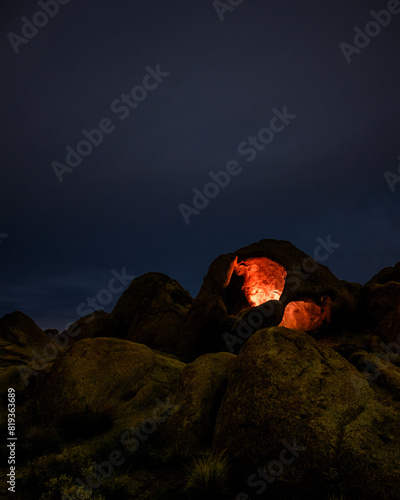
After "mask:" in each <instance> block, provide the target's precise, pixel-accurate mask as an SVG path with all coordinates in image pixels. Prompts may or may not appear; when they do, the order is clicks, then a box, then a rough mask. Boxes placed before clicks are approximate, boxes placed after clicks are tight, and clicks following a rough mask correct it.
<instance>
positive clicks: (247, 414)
mask: <svg viewBox="0 0 400 500" xmlns="http://www.w3.org/2000/svg"><path fill="white" fill-rule="evenodd" d="M379 412H386V414H390V417H391V419H392V420H391V424H390V426H389V427H390V434H388V430H387V429H380V428H379V426H376V427H374V425H373V423H372V422H373V419H372V417H371V415H377V414H379ZM363 419H366V420H367V421H368V422H371V425H370V427H369V430H368V431H367V433H368V434H371V436H370V437H371V442H373V441H376V436H377V435H379V434H380V433H382V432H383V434H384V437H383V438H382V439H383V440H384V439H390V436H392V440H393V442H394V443H397V445H399V444H400V416H399V415H397V417H396V416H395V412H393V411H392V410H391V409H390V408H386V407H383V406H382V405H381V404H380V403H378V401H377V400H376V398H375V394H374V391H373V390H372V389H371V388H370V387H369V385H368V382H367V380H366V379H365V378H364V377H363V375H361V374H360V373H359V372H358V371H357V370H356V369H355V367H354V366H352V365H351V364H350V363H349V362H348V361H346V360H345V359H344V358H343V357H341V356H340V355H339V354H338V353H336V352H335V351H333V350H331V349H329V348H327V347H325V346H323V345H321V344H319V343H318V341H316V340H315V339H313V338H312V337H310V336H309V335H307V334H305V333H304V332H301V331H293V330H288V329H286V328H269V329H266V330H262V331H259V332H257V333H256V334H254V335H253V336H252V337H251V338H250V339H249V340H248V342H247V343H246V345H245V346H244V347H243V348H242V350H241V351H240V353H239V355H238V357H237V360H236V363H235V365H234V368H233V370H232V373H231V376H230V378H229V383H228V389H227V391H226V394H225V397H224V400H223V403H222V404H221V407H220V411H219V414H218V418H217V423H216V431H215V438H214V447H215V449H216V450H224V449H227V450H228V453H229V455H230V456H231V457H232V458H233V459H234V460H235V461H236V463H238V464H241V465H242V466H243V467H244V470H246V469H247V470H248V471H249V470H250V471H251V468H253V469H254V471H255V470H257V468H260V467H264V466H266V465H267V464H268V463H270V462H271V461H274V460H277V459H278V458H279V456H280V452H281V450H282V447H283V445H282V443H283V442H284V441H285V442H288V443H294V442H295V443H297V445H298V446H300V447H304V450H303V451H301V452H298V456H297V457H296V460H295V461H294V462H293V464H291V465H290V466H287V467H285V468H284V469H285V470H284V474H283V475H282V476H281V477H279V478H278V482H279V481H283V482H289V483H293V484H299V485H301V487H300V486H299V487H300V489H301V488H309V487H311V490H315V489H317V488H320V487H323V486H324V485H325V486H326V485H327V484H328V483H329V479H330V477H331V475H332V470H333V469H334V470H336V471H338V477H339V478H340V480H344V479H345V478H348V479H349V477H350V476H351V470H350V474H349V470H348V468H349V467H350V465H351V464H349V462H347V461H346V465H345V466H344V465H343V464H344V462H343V453H344V450H347V449H349V447H351V451H352V456H353V460H354V461H356V462H357V468H356V469H354V470H356V471H357V473H359V474H361V473H362V470H363V466H362V464H364V466H365V470H369V469H370V468H371V467H373V466H374V467H377V468H378V469H379V473H378V474H379V475H380V477H381V478H386V480H387V481H388V482H389V483H390V484H389V486H388V488H387V489H386V490H385V491H391V489H392V488H396V486H395V484H396V483H394V481H393V474H392V472H389V471H388V470H387V464H388V463H389V462H390V461H392V462H393V463H394V462H395V461H396V463H397V464H398V463H399V461H398V458H399V453H400V452H399V451H395V447H394V446H393V447H390V448H386V449H385V447H384V445H383V442H382V443H381V444H382V446H380V447H379V451H377V453H378V455H379V457H380V459H381V463H377V462H376V459H375V457H373V456H371V455H369V454H368V453H361V452H360V449H361V448H362V446H363V444H362V443H363V442H364V441H366V442H367V441H368V438H367V435H366V434H365V433H364V431H363V430H362V428H361V427H360V425H358V424H357V422H362V421H363ZM396 421H397V431H395V430H394V428H395V425H394V424H395V422H396ZM347 429H349V430H348V431H346V430H347ZM350 429H355V430H354V431H353V433H352V436H353V441H351V440H350V439H345V441H343V436H344V435H345V434H346V432H348V433H350ZM349 435H350V434H349ZM369 449H371V447H369ZM398 449H399V450H400V447H399V448H398ZM250 464H251V465H250ZM396 467H397V465H396ZM396 467H395V468H396ZM349 481H350V479H349ZM357 483H358V484H360V485H362V483H363V484H364V486H363V487H364V488H365V490H368V488H372V487H373V480H372V479H371V478H369V477H368V474H365V475H363V477H362V479H360V480H359V481H357Z"/></svg>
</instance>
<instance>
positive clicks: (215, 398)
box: [164, 352, 236, 453]
mask: <svg viewBox="0 0 400 500" xmlns="http://www.w3.org/2000/svg"><path fill="white" fill-rule="evenodd" d="M235 359H236V356H235V355H233V354H229V353H225V352H221V353H215V354H205V355H204V356H201V357H200V358H198V359H196V361H194V362H193V363H190V364H188V365H187V366H185V368H184V369H183V370H182V373H181V376H180V380H179V388H178V390H177V392H176V395H175V397H174V399H173V402H174V403H175V405H176V407H177V409H176V410H175V411H174V412H173V413H172V414H171V416H170V418H169V419H168V422H167V423H166V426H165V432H164V435H165V437H166V439H167V440H168V441H169V442H170V443H171V444H172V446H173V448H175V449H176V448H177V449H179V450H180V451H181V452H183V453H190V452H191V453H194V452H195V451H196V450H204V449H206V448H208V447H209V446H210V445H211V444H212V439H213V434H214V426H215V421H216V418H217V412H218V409H219V406H220V404H221V401H222V397H223V395H224V392H225V389H226V386H227V381H228V376H229V374H230V372H231V370H232V368H233V365H234V362H235Z"/></svg>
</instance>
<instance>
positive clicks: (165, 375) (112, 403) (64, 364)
mask: <svg viewBox="0 0 400 500" xmlns="http://www.w3.org/2000/svg"><path fill="white" fill-rule="evenodd" d="M184 366H185V365H184V364H183V363H180V362H179V361H177V360H175V359H172V358H167V357H164V356H161V355H159V354H156V353H154V352H153V351H152V350H151V349H150V348H148V347H146V346H144V345H142V344H136V343H134V342H130V341H127V340H122V339H112V338H96V339H84V340H81V341H79V342H77V343H76V344H74V345H73V346H72V347H71V348H70V349H68V350H67V351H66V352H65V354H64V356H63V357H62V358H60V359H59V360H58V361H57V362H56V363H55V365H54V366H53V368H52V370H51V372H50V375H49V378H48V380H47V381H46V383H45V385H44V386H43V387H42V391H41V396H40V399H39V403H40V411H41V413H42V414H43V415H44V418H51V419H52V420H53V421H54V422H55V424H56V425H57V426H58V427H59V428H60V429H62V430H64V432H66V431H68V433H69V434H72V435H74V433H75V434H79V433H82V427H83V428H84V431H85V430H87V429H90V427H91V426H93V427H97V428H98V431H99V432H100V431H102V430H104V429H105V428H107V427H108V426H111V425H114V424H115V425H116V426H117V427H123V426H125V427H126V428H127V429H129V428H130V427H129V426H133V427H134V426H135V425H139V426H140V424H141V422H142V421H143V420H144V419H145V418H148V417H149V415H150V414H151V412H153V411H154V410H155V409H156V408H157V402H156V399H161V400H162V399H163V398H166V397H167V396H169V395H170V394H172V393H173V392H174V389H175V388H176V386H177V382H178V380H179V375H180V372H181V370H182V369H183V367H184ZM103 427H104V428H103ZM66 433H67V432H66Z"/></svg>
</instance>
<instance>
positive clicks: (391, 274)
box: [367, 262, 400, 285]
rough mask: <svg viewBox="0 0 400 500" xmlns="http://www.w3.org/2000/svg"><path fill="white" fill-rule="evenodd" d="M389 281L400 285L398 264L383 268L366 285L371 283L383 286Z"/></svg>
mask: <svg viewBox="0 0 400 500" xmlns="http://www.w3.org/2000/svg"><path fill="white" fill-rule="evenodd" d="M389 281H397V282H398V283H400V262H398V263H397V264H395V265H394V266H393V267H385V268H384V269H382V270H381V271H379V272H378V273H377V274H375V276H373V277H372V278H371V279H370V280H369V281H368V283H367V285H370V284H372V283H377V284H379V285H384V284H386V283H389Z"/></svg>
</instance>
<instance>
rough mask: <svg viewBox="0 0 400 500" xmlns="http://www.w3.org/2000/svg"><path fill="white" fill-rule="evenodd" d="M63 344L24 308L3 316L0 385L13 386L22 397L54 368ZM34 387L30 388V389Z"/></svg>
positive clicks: (4, 390)
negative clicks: (54, 338) (48, 334)
mask: <svg viewBox="0 0 400 500" xmlns="http://www.w3.org/2000/svg"><path fill="white" fill-rule="evenodd" d="M60 353H61V350H60V348H59V347H58V346H57V345H56V344H54V342H52V340H51V339H50V338H49V337H48V336H47V335H46V334H45V333H44V332H43V330H41V329H40V328H39V327H38V326H37V325H36V323H35V322H34V321H33V320H32V319H31V318H29V317H28V316H26V314H23V313H22V312H18V311H16V312H13V313H11V314H6V315H5V316H3V318H1V319H0V389H1V392H2V394H5V393H6V392H7V388H8V387H13V388H14V389H15V390H16V391H17V392H18V393H19V396H20V397H21V396H22V394H23V393H24V392H26V391H27V390H28V389H29V388H32V387H35V386H36V384H37V381H38V380H41V379H42V378H43V376H44V375H45V374H47V373H48V372H49V371H50V368H51V366H52V364H53V363H54V361H55V359H56V358H57V356H59V355H60ZM29 390H30V389H29Z"/></svg>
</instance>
